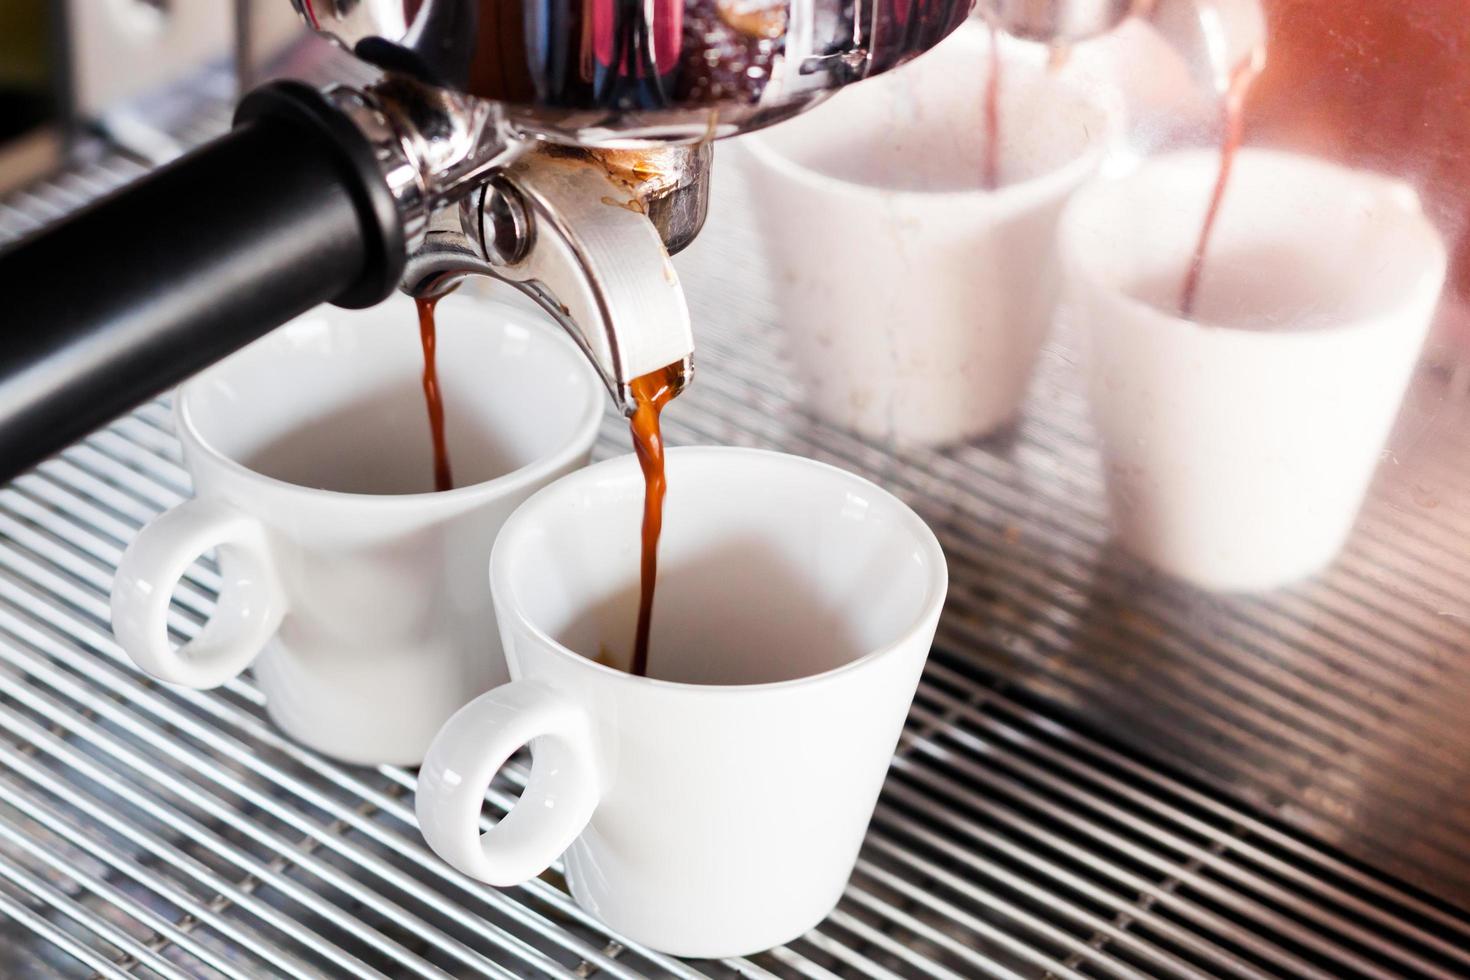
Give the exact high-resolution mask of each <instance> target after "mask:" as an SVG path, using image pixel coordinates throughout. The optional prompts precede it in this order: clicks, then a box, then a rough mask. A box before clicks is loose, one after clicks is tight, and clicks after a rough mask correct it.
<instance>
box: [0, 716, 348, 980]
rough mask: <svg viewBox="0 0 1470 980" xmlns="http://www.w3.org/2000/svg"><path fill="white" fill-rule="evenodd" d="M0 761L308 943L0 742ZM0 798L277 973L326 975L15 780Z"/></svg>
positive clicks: (1, 784) (0, 783) (1, 786)
mask: <svg viewBox="0 0 1470 980" xmlns="http://www.w3.org/2000/svg"><path fill="white" fill-rule="evenodd" d="M0 762H3V763H4V764H5V765H6V766H7V767H8V768H9V769H10V770H12V771H13V772H17V773H19V774H21V775H24V776H26V777H27V778H28V779H29V780H30V781H31V782H32V783H33V784H35V785H36V786H38V787H40V788H41V789H44V790H46V791H48V792H50V793H51V794H53V795H54V796H56V797H58V798H59V799H62V800H64V801H65V802H66V804H67V805H68V806H69V807H71V808H72V809H73V810H75V811H78V812H80V813H81V814H83V815H85V816H86V818H87V819H88V820H90V821H96V824H95V826H105V827H107V829H108V830H110V831H111V832H113V833H115V834H117V835H118V836H120V837H123V838H125V839H127V840H129V841H131V842H132V843H134V844H137V845H140V846H141V847H143V848H144V849H145V850H146V851H147V852H148V854H149V855H150V856H151V858H153V859H154V860H157V861H159V862H162V863H166V864H170V865H173V866H174V867H176V868H180V869H181V870H183V871H184V873H185V874H187V875H188V876H189V877H191V878H194V879H195V880H196V881H197V882H198V883H199V884H201V885H202V886H204V888H205V890H207V891H208V892H210V893H212V894H214V895H216V896H218V897H219V898H220V899H223V900H226V901H228V902H229V903H231V904H235V905H241V906H244V907H246V908H248V909H249V910H250V911H251V912H252V913H254V914H255V915H256V916H257V917H259V918H260V919H262V920H263V921H264V922H265V923H266V924H268V925H271V926H274V927H275V928H277V929H279V930H281V931H282V932H285V933H287V934H288V935H289V934H291V932H292V931H293V929H294V931H295V932H296V936H295V938H296V939H298V940H309V938H310V935H311V934H310V933H307V932H306V931H305V930H301V929H299V928H297V927H295V924H294V923H292V922H291V921H290V920H287V919H283V918H281V917H280V916H279V914H278V913H276V912H275V911H274V910H273V909H271V908H270V907H269V906H268V905H266V904H265V903H263V902H259V901H256V900H255V899H254V898H253V897H252V896H250V895H248V894H247V893H245V892H243V891H241V890H239V889H238V888H236V887H235V886H234V885H232V884H231V883H230V882H228V881H225V880H224V879H223V878H220V877H219V876H218V875H215V874H214V873H213V872H211V871H210V870H209V869H207V868H205V867H204V866H203V865H202V864H199V862H197V861H194V860H193V859H191V858H189V857H187V856H185V855H182V854H179V853H178V851H177V850H176V849H175V848H172V847H169V846H168V845H167V844H165V843H164V842H163V841H162V840H160V839H159V838H158V837H156V836H154V835H152V834H148V833H146V832H144V831H141V830H139V829H138V828H136V827H133V826H131V825H130V824H128V823H126V822H125V821H122V820H119V819H117V818H116V817H115V816H114V815H112V814H111V813H110V812H109V811H108V810H106V809H105V808H103V807H100V806H98V805H96V804H95V803H92V802H91V801H89V800H86V799H85V798H84V797H83V796H82V795H81V794H80V793H76V792H75V791H73V790H71V789H70V787H68V786H67V785H66V784H65V783H59V782H58V781H57V780H56V779H55V778H54V777H52V776H51V775H50V774H49V773H47V772H46V771H45V770H44V769H42V768H41V767H39V766H36V765H34V764H33V763H30V762H28V761H27V759H26V758H25V756H24V754H23V753H20V752H16V751H13V750H12V749H11V748H10V747H9V746H8V745H6V744H3V743H0ZM0 799H3V800H4V801H5V802H6V803H8V804H10V805H11V806H13V807H15V808H16V809H17V810H20V811H21V812H23V813H25V814H26V815H27V816H29V817H30V818H31V819H33V820H36V821H38V822H40V823H41V824H43V825H45V826H49V827H68V829H69V830H70V831H71V834H70V836H69V838H68V839H69V841H70V842H71V843H73V844H75V845H76V846H78V847H80V848H82V849H84V850H86V851H87V853H88V854H90V855H92V856H93V857H94V858H97V859H98V860H100V861H102V862H104V863H106V864H107V865H108V867H111V868H113V869H114V870H116V871H118V872H119V873H121V874H124V875H126V876H128V877H129V878H131V879H132V880H134V881H136V882H137V883H138V884H140V885H142V886H144V887H146V888H149V889H152V890H154V891H156V892H158V893H159V894H160V895H161V896H162V897H163V898H164V899H165V900H167V901H169V902H170V903H172V904H173V905H174V906H176V907H178V908H180V909H185V910H187V912H188V915H189V916H191V917H192V918H193V919H195V920H196V921H198V922H200V923H203V924H204V925H205V926H207V927H208V928H209V929H211V930H213V931H214V932H216V933H218V934H220V935H221V936H223V937H225V938H227V939H229V940H231V941H232V942H233V943H234V944H235V946H234V948H235V949H237V950H247V951H249V952H250V953H253V954H254V955H255V956H257V957H259V958H260V959H261V960H262V961H264V962H266V963H268V964H270V965H271V966H273V967H275V968H276V969H277V970H280V971H281V972H282V973H283V974H284V975H286V976H291V977H301V978H307V977H320V976H325V974H322V973H320V972H318V971H316V970H314V969H312V968H310V967H308V966H307V964H306V963H305V962H304V961H303V960H300V959H297V958H296V957H293V956H290V955H288V954H286V953H284V952H282V951H281V950H279V949H277V948H275V947H273V946H272V945H271V944H270V942H269V941H267V940H266V939H264V938H263V937H261V936H260V935H258V934H256V933H255V932H254V931H252V930H249V929H246V928H243V927H241V926H238V925H236V924H235V923H233V922H231V921H230V920H229V919H227V918H225V917H223V916H221V915H219V914H218V913H216V912H215V911H214V909H212V908H211V907H210V905H209V904H206V903H204V902H201V901H200V900H199V899H198V898H196V897H194V896H192V895H190V894H188V893H187V892H186V891H184V890H183V889H182V888H180V887H178V886H176V885H174V884H172V883H171V882H170V881H169V879H167V878H164V877H162V876H161V875H158V874H156V873H150V872H149V871H147V870H145V869H143V868H141V867H139V865H138V864H136V863H135V862H133V861H131V860H129V859H128V858H127V857H126V856H125V855H123V854H122V853H121V852H120V851H118V850H117V849H116V848H114V847H109V846H108V845H106V844H104V843H102V842H101V841H98V840H96V839H94V838H93V837H92V836H90V835H89V834H88V833H86V832H84V831H82V830H80V829H78V828H75V827H74V826H73V825H71V822H70V820H69V819H68V817H67V816H66V815H65V814H64V813H62V812H61V811H60V810H57V809H55V808H53V807H48V806H45V805H43V804H41V803H39V802H38V800H37V798H36V797H35V796H33V795H29V794H28V793H27V791H26V789H25V788H24V787H22V786H20V785H18V784H17V783H16V782H15V781H12V780H10V779H0Z"/></svg>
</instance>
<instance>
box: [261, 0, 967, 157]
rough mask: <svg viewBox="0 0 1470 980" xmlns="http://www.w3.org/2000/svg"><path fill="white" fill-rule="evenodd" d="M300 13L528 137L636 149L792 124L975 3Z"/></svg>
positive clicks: (929, 39)
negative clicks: (506, 119)
mask: <svg viewBox="0 0 1470 980" xmlns="http://www.w3.org/2000/svg"><path fill="white" fill-rule="evenodd" d="M277 2H281V3H284V2H286V0H277ZM293 2H294V3H295V5H296V7H297V9H299V10H300V11H301V12H302V13H303V15H304V16H305V17H306V19H307V20H308V22H309V23H310V24H311V25H312V26H313V27H315V28H316V29H317V30H319V31H320V32H322V33H323V34H325V35H327V36H329V37H332V38H335V39H336V40H338V41H340V42H341V43H342V44H343V45H344V46H345V47H346V48H348V49H349V50H351V51H353V52H354V53H356V54H357V55H358V57H361V58H363V59H365V60H368V61H371V62H373V63H375V64H377V65H379V66H381V67H383V68H385V69H389V70H391V71H393V72H396V73H399V74H405V75H411V76H413V77H416V78H418V79H419V80H420V81H423V82H427V83H429V84H431V85H436V86H441V87H444V88H447V89H451V90H453V91H456V92H462V93H465V94H467V95H472V96H476V97H478V98H481V99H488V100H492V101H495V102H499V103H502V104H504V105H505V107H506V111H507V113H508V114H509V116H510V118H511V120H512V122H513V124H514V125H515V126H516V127H517V128H518V129H519V130H521V131H523V132H526V133H529V134H533V135H538V136H546V137H550V138H554V139H557V140H561V141H567V142H572V143H576V144H579V145H583V146H594V145H601V146H628V145H631V144H635V143H638V142H641V141H666V140H687V141H697V140H700V139H703V138H704V136H705V135H706V133H707V132H709V131H710V130H711V129H713V130H714V131H715V135H717V136H726V135H730V134H732V133H735V132H741V131H744V130H747V129H753V128H757V127H759V126H764V125H768V124H770V123H772V122H777V121H779V120H781V119H785V118H787V117H788V116H790V115H792V114H793V113H796V112H799V111H801V110H802V109H803V108H806V107H807V106H810V105H812V104H814V103H815V102H816V101H818V100H820V99H821V98H823V97H824V96H825V95H826V93H827V92H829V91H830V90H832V89H834V88H837V87H840V86H842V85H845V84H848V83H849V82H853V81H857V80H859V79H862V78H864V77H867V76H868V75H872V74H876V73H878V72H881V71H886V70H887V69H889V68H891V67H893V66H894V65H897V64H901V63H902V62H903V61H905V60H907V59H909V58H911V57H913V56H914V55H917V54H919V53H921V52H923V51H926V50H928V49H929V48H930V47H932V46H933V45H934V44H936V43H937V42H938V41H940V40H941V39H942V38H944V37H945V35H947V34H949V32H950V31H952V30H954V28H955V27H957V26H958V25H959V23H960V22H961V21H962V20H963V19H964V17H965V16H966V15H967V14H968V12H969V9H970V7H971V3H972V0H917V2H916V0H641V2H624V0H606V2H597V3H582V4H571V3H558V2H551V0H369V2H363V0H293Z"/></svg>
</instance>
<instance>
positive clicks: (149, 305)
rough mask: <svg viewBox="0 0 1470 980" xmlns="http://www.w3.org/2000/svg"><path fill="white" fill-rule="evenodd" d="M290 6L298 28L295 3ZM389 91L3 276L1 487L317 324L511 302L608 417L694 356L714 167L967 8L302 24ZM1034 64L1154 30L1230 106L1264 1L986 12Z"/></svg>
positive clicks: (189, 164) (156, 190) (276, 139)
mask: <svg viewBox="0 0 1470 980" xmlns="http://www.w3.org/2000/svg"><path fill="white" fill-rule="evenodd" d="M283 2H284V0H283ZM294 2H295V5H296V7H297V9H298V11H299V13H300V14H301V15H302V16H303V17H304V18H305V19H306V21H307V22H308V23H309V24H310V26H311V27H312V28H314V29H315V30H316V31H317V32H319V33H320V34H322V35H324V36H326V37H328V38H330V39H332V40H334V41H335V42H337V43H338V44H340V45H341V46H342V47H344V48H346V49H347V50H349V51H351V52H352V53H353V54H355V55H356V56H357V57H359V58H361V59H362V60H364V61H366V62H369V63H371V64H372V65H374V66H376V67H378V68H380V69H382V71H383V75H382V80H381V81H379V82H377V83H376V84H373V85H370V86H368V87H365V88H354V87H351V86H336V87H333V88H329V89H327V90H326V91H324V92H321V91H317V90H315V89H313V88H310V87H308V86H305V85H303V84H300V83H293V82H281V83H274V84H271V85H268V86H266V87H263V88H260V89H258V90H256V91H254V92H252V93H251V94H249V95H248V96H247V97H246V98H245V99H244V100H243V102H242V103H241V104H240V106H239V110H238V113H237V115H236V120H235V127H234V129H233V130H232V131H231V132H230V133H229V134H227V135H226V136H224V137H222V138H220V139H218V140H217V141H215V142H214V143H212V144H210V145H208V146H205V147H203V148H202V149H200V150H198V151H196V152H195V153H193V154H192V155H190V156H188V157H187V158H185V159H182V160H180V161H178V162H176V163H174V164H172V165H170V166H169V167H167V168H165V169H163V170H161V171H158V172H156V173H155V174H152V175H150V176H149V177H148V178H147V179H145V180H143V181H141V182H139V183H137V184H136V185H134V186H132V187H129V188H128V189H126V190H125V191H124V192H122V193H121V194H119V195H117V196H115V197H113V198H111V199H109V200H106V201H104V202H102V203H100V204H98V205H95V206H93V207H92V208H90V209H88V210H86V211H85V212H84V213H82V214H80V215H77V216H75V217H73V218H72V219H70V220H68V221H67V222H65V223H63V224H61V225H59V226H56V227H54V228H51V229H49V230H47V231H46V232H45V233H44V234H41V235H39V236H37V237H34V238H32V239H31V240H29V241H27V242H25V243H22V244H21V245H20V246H18V247H16V248H14V249H13V250H11V251H10V252H9V253H7V254H5V255H4V256H3V257H0V295H3V296H4V297H5V303H6V309H7V321H8V323H9V324H11V329H10V330H9V331H8V337H7V340H6V343H5V347H4V352H3V355H0V469H3V470H4V475H13V474H15V473H18V472H20V471H22V470H23V469H25V468H27V467H28V466H30V465H31V464H33V463H35V462H36V461H38V460H39V459H41V458H43V457H45V456H47V455H49V454H50V453H52V452H55V451H57V450H58V449H60V448H61V447H63V446H65V445H67V444H69V443H70V442H72V441H74V440H76V439H78V438H80V437H81V436H83V435H84V434H86V433H87V432H89V431H91V430H92V429H94V428H95V427H97V426H98V425H100V424H102V423H103V422H105V421H106V420H108V419H110V418H112V417H113V416H115V415H117V414H118V413H120V412H122V411H124V410H126V409H128V408H130V407H131V406H133V405H135V404H137V403H138V402H140V401H142V400H143V399H145V398H147V397H150V396H152V395H154V394H156V393H157V392H159V391H161V390H163V389H165V388H167V387H168V386H170V385H172V384H174V383H176V382H178V381H179V380H181V379H183V378H185V377H187V376H188V375H190V374H192V373H193V372H194V371H196V370H198V369H200V368H202V367H204V366H206V365H208V364H210V363H212V362H214V361H216V360H218V359H219V358H221V357H223V356H225V355H226V354H228V353H230V352H231V351H233V350H235V349H237V348H239V347H240V346H242V345H244V344H245V343H248V342H249V341H251V340H253V339H255V338H257V337H259V336H261V335H262V334H264V333H265V332H267V331H269V330H271V329H273V328H274V327H276V326H278V325H280V324H282V323H284V322H286V321H287V320H289V319H291V318H292V317H294V316H296V315H298V314H300V313H302V312H304V311H306V310H309V309H311V308H312V307H314V306H316V305H318V304H320V303H323V302H331V303H335V304H337V305H339V306H343V307H348V308H358V307H366V306H371V305H374V304H376V303H378V302H380V301H382V300H383V299H385V298H386V297H388V296H389V295H391V294H392V293H393V292H394V291H395V290H398V289H402V290H404V291H406V292H408V293H410V294H412V295H416V296H433V295H437V294H441V293H443V292H445V291H448V290H450V289H452V288H454V286H455V285H456V284H457V282H458V281H459V280H460V279H462V278H463V277H464V276H465V275H468V274H472V273H479V274H485V275H490V276H493V277H495V278H497V279H500V280H503V281H505V282H508V283H511V284H512V285H514V286H515V287H517V288H519V289H520V290H522V291H523V292H525V293H526V294H527V295H529V296H530V297H531V298H532V299H534V300H535V301H536V302H537V303H539V304H540V305H541V306H542V307H543V308H544V309H545V310H546V311H547V313H548V314H549V315H550V316H551V317H553V318H554V319H555V320H556V321H557V322H559V323H560V324H561V325H562V326H563V327H565V328H566V330H567V331H568V332H569V333H570V334H571V335H572V337H574V338H575V339H576V340H577V342H578V344H579V345H580V346H581V347H582V349H583V350H584V351H585V352H586V354H587V356H588V357H589V358H591V360H592V362H593V363H594V364H595V365H596V367H597V369H598V371H599V373H600V374H601V376H602V378H603V380H604V382H605V384H606V386H607V388H608V391H609V393H610V395H611V397H612V399H613V402H614V403H615V404H617V405H618V406H620V407H622V408H623V409H624V410H631V399H630V396H629V390H628V383H629V381H630V380H632V379H633V378H636V377H638V376H639V375H642V374H644V373H647V372H650V371H654V370H657V369H660V368H663V367H666V366H668V365H671V364H676V363H677V364H679V365H681V369H680V371H679V372H678V374H679V377H680V378H681V379H682V380H681V381H680V385H681V386H682V385H683V384H687V382H688V380H689V377H690V375H691V371H692V361H691V352H692V350H693V347H694V343H693V339H692V336H691V330H690V322H689V313H688V310H687V307H686V304H685V300H684V296H683V292H682V289H681V287H680V285H679V282H678V277H677V276H676V275H675V273H674V270H673V267H672V265H671V264H670V262H669V255H670V254H672V253H675V252H678V251H679V250H680V249H681V248H683V247H684V246H685V245H687V244H688V243H689V242H690V241H691V240H692V239H693V238H694V236H695V235H696V234H697V233H698V232H699V230H700V226H701V224H702V223H703V221H704V217H705V211H706V205H707V200H708V183H709V178H710V167H711V161H712V147H711V143H712V141H713V140H715V139H719V138H723V137H727V136H732V135H736V134H739V133H743V132H747V131H749V130H753V129H757V128H760V127H763V126H767V125H771V124H773V123H778V122H780V121H781V120H783V119H786V118H788V117H790V116H792V115H794V114H796V113H799V112H802V111H803V110H806V109H808V108H811V107H812V106H815V105H817V104H818V103H819V102H821V101H822V99H823V98H824V97H825V96H826V95H828V94H829V93H831V92H832V91H834V90H836V89H838V88H841V87H843V86H845V85H848V84H851V83H853V82H856V81H860V80H862V79H864V78H867V77H870V76H873V75H877V74H879V73H882V72H885V71H887V70H889V69H890V68H894V67H897V66H899V65H901V64H902V63H903V62H905V61H907V60H909V59H911V58H914V57H916V56H918V55H920V54H922V53H923V52H924V51H925V50H927V49H928V48H930V47H931V46H933V45H934V44H936V43H937V42H938V41H940V40H942V39H943V38H944V37H945V36H946V35H947V34H949V33H950V32H951V31H953V30H954V29H955V28H956V27H957V26H958V25H959V24H960V23H961V22H962V21H963V20H964V19H965V18H966V17H967V16H969V15H970V14H971V12H972V11H971V6H972V5H971V3H968V2H963V0H800V2H785V0H651V2H646V3H637V2H622V0H588V2H586V3H582V4H560V3H549V2H531V0H527V2H524V3H502V2H490V0H481V2H474V0H406V2H403V3H400V2H397V0H294ZM980 13H981V14H983V16H985V17H987V18H989V19H990V20H991V21H992V22H993V23H995V24H996V25H997V26H998V27H1000V28H1001V29H1003V30H1005V31H1008V32H1010V33H1013V34H1015V35H1017V36H1021V37H1025V38H1030V39H1041V40H1045V41H1047V42H1049V43H1071V42H1075V41H1080V40H1084V39H1086V38H1088V37H1092V36H1095V35H1098V34H1101V33H1104V32H1106V31H1108V30H1109V29H1111V28H1112V27H1114V26H1115V25H1116V24H1117V23H1118V22H1120V21H1121V20H1122V19H1123V18H1125V17H1127V16H1130V15H1133V16H1140V17H1147V18H1149V19H1150V20H1152V21H1153V22H1154V24H1155V25H1156V26H1157V27H1158V28H1159V30H1160V31H1161V32H1162V33H1163V34H1164V36H1165V37H1166V38H1168V39H1169V40H1170V42H1171V43H1173V44H1174V45H1175V46H1177V47H1179V48H1180V49H1181V51H1182V52H1183V53H1184V54H1185V56H1186V58H1187V60H1188V61H1189V62H1190V63H1191V64H1194V65H1198V66H1200V71H1201V72H1202V73H1203V74H1202V77H1201V83H1202V84H1203V85H1204V86H1205V87H1207V88H1208V87H1210V86H1214V87H1216V88H1218V87H1220V86H1221V85H1222V79H1223V78H1225V76H1226V74H1227V73H1228V71H1229V69H1230V67H1231V66H1232V63H1233V61H1234V60H1235V59H1236V57H1237V56H1238V53H1239V52H1240V51H1242V50H1247V49H1249V47H1250V46H1251V45H1252V44H1254V43H1255V41H1256V40H1257V39H1258V37H1259V34H1260V18H1259V13H1258V12H1257V11H1256V7H1255V3H1254V2H1253V0H1245V2H1238V0H1237V2H1223V0H1142V2H1132V0H1068V2H1032V0H986V2H985V3H983V4H982V5H981V9H980Z"/></svg>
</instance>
